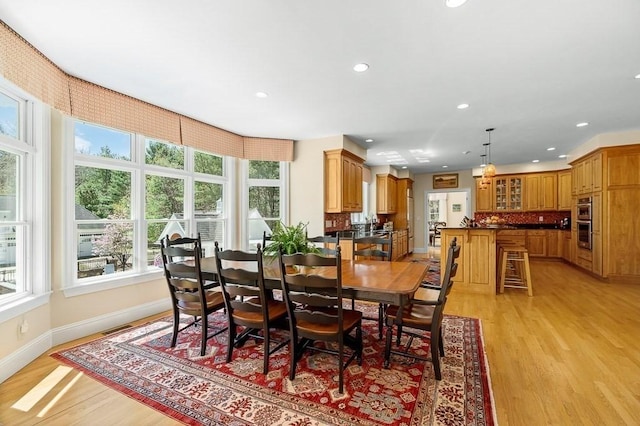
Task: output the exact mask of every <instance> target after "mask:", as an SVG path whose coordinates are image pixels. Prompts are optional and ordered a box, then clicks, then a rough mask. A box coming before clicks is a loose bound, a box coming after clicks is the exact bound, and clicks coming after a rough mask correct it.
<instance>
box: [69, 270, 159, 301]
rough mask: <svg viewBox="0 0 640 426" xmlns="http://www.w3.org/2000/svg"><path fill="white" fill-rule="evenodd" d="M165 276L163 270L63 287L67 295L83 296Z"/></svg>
mask: <svg viewBox="0 0 640 426" xmlns="http://www.w3.org/2000/svg"><path fill="white" fill-rule="evenodd" d="M162 277H163V275H162V271H161V270H158V271H151V272H143V273H139V274H132V275H127V276H123V277H117V278H110V279H103V280H100V281H93V282H88V283H77V284H76V285H75V286H73V287H66V288H63V289H62V291H63V292H64V295H65V297H75V296H82V295H83V294H90V293H96V292H99V291H105V290H112V289H114V288H119V287H127V286H130V285H133V284H142V283H145V282H148V281H154V280H158V279H161V278H162Z"/></svg>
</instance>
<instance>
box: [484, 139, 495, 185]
mask: <svg viewBox="0 0 640 426" xmlns="http://www.w3.org/2000/svg"><path fill="white" fill-rule="evenodd" d="M494 130H495V129H494V128H490V129H487V130H485V131H486V132H487V133H488V134H489V141H488V142H487V143H485V144H483V145H484V146H485V149H486V151H487V152H488V153H489V157H488V158H489V162H488V163H487V167H485V168H484V175H485V176H487V177H494V176H495V175H496V166H494V165H493V163H492V162H491V132H493V131H494Z"/></svg>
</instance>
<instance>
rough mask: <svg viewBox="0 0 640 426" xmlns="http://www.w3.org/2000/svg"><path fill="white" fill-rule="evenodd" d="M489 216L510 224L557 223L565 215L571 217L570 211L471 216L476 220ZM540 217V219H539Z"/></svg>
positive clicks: (491, 213) (476, 214) (475, 214)
mask: <svg viewBox="0 0 640 426" xmlns="http://www.w3.org/2000/svg"><path fill="white" fill-rule="evenodd" d="M491 216H498V217H499V218H500V219H504V220H505V221H506V223H510V224H514V225H515V224H524V223H545V224H553V223H558V222H560V221H561V220H562V219H564V218H566V217H571V213H570V212H565V211H562V212H552V211H545V212H490V213H484V212H475V213H474V215H473V218H474V220H475V221H476V222H480V221H481V220H483V219H486V218H488V217H491ZM540 218H542V220H540Z"/></svg>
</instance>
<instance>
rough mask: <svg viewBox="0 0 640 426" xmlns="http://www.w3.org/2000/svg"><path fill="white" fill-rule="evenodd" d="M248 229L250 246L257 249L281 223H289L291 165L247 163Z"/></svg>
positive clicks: (247, 161)
mask: <svg viewBox="0 0 640 426" xmlns="http://www.w3.org/2000/svg"><path fill="white" fill-rule="evenodd" d="M245 165H246V168H247V174H246V175H247V187H248V192H247V206H248V207H247V228H248V232H247V234H248V237H247V241H246V245H247V247H248V249H249V250H255V249H256V244H257V243H262V235H263V233H264V232H266V233H267V234H270V233H271V230H272V229H273V226H274V225H275V224H276V223H277V222H285V223H286V215H285V211H286V202H285V201H286V194H285V190H284V188H285V182H286V174H287V172H288V164H287V163H286V162H278V161H258V160H246V161H245Z"/></svg>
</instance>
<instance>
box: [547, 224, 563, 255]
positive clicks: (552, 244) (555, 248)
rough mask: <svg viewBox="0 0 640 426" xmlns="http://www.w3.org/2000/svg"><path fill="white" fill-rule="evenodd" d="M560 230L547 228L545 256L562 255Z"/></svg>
mask: <svg viewBox="0 0 640 426" xmlns="http://www.w3.org/2000/svg"><path fill="white" fill-rule="evenodd" d="M562 240H563V239H562V231H559V230H557V229H547V257H558V258H559V257H562V243H563V241H562Z"/></svg>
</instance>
